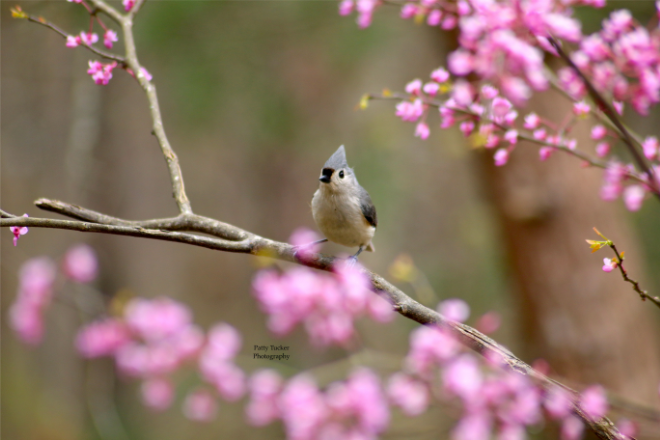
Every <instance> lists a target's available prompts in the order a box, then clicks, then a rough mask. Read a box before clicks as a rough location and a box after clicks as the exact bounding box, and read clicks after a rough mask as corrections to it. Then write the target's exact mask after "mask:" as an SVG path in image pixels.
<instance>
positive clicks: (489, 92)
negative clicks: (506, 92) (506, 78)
mask: <svg viewBox="0 0 660 440" xmlns="http://www.w3.org/2000/svg"><path fill="white" fill-rule="evenodd" d="M499 93H500V92H499V90H497V89H496V88H495V87H493V86H491V85H489V84H486V85H485V86H483V87H482V88H481V96H482V97H483V98H484V99H493V98H495V97H496V96H497V95H498V94H499ZM493 105H494V104H493Z"/></svg>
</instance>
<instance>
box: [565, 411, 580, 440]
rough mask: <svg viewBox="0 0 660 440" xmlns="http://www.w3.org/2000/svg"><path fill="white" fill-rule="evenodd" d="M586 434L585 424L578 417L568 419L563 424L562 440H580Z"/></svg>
mask: <svg viewBox="0 0 660 440" xmlns="http://www.w3.org/2000/svg"><path fill="white" fill-rule="evenodd" d="M583 432H584V423H582V420H580V419H578V418H577V417H576V416H568V417H566V418H565V419H564V420H563V422H562V424H561V439H562V440H580V439H581V438H582V434H583Z"/></svg>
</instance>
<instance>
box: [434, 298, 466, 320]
mask: <svg viewBox="0 0 660 440" xmlns="http://www.w3.org/2000/svg"><path fill="white" fill-rule="evenodd" d="M438 313H440V314H441V315H442V316H444V317H445V318H446V319H448V320H450V321H455V322H465V320H466V319H468V317H469V316H470V306H468V304H467V303H466V302H465V301H463V300H462V299H458V298H452V299H446V300H444V301H442V302H441V303H440V304H439V305H438Z"/></svg>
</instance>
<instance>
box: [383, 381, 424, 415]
mask: <svg viewBox="0 0 660 440" xmlns="http://www.w3.org/2000/svg"><path fill="white" fill-rule="evenodd" d="M387 394H388V396H389V397H390V399H391V400H392V402H394V404H395V405H396V406H398V407H399V408H401V410H402V411H403V412H404V413H405V414H406V415H409V416H418V415H420V414H422V413H423V412H424V411H426V408H428V406H429V400H430V394H429V389H428V387H427V386H426V385H425V384H424V383H423V382H420V381H418V380H415V379H413V378H412V377H410V376H408V375H406V374H404V373H396V374H394V375H393V376H392V377H390V380H389V385H388V387H387Z"/></svg>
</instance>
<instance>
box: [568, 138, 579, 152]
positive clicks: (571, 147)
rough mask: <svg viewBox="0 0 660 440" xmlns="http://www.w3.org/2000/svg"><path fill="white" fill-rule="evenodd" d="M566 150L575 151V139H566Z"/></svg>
mask: <svg viewBox="0 0 660 440" xmlns="http://www.w3.org/2000/svg"><path fill="white" fill-rule="evenodd" d="M566 148H568V149H569V150H575V149H576V148H577V139H568V140H567V141H566Z"/></svg>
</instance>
